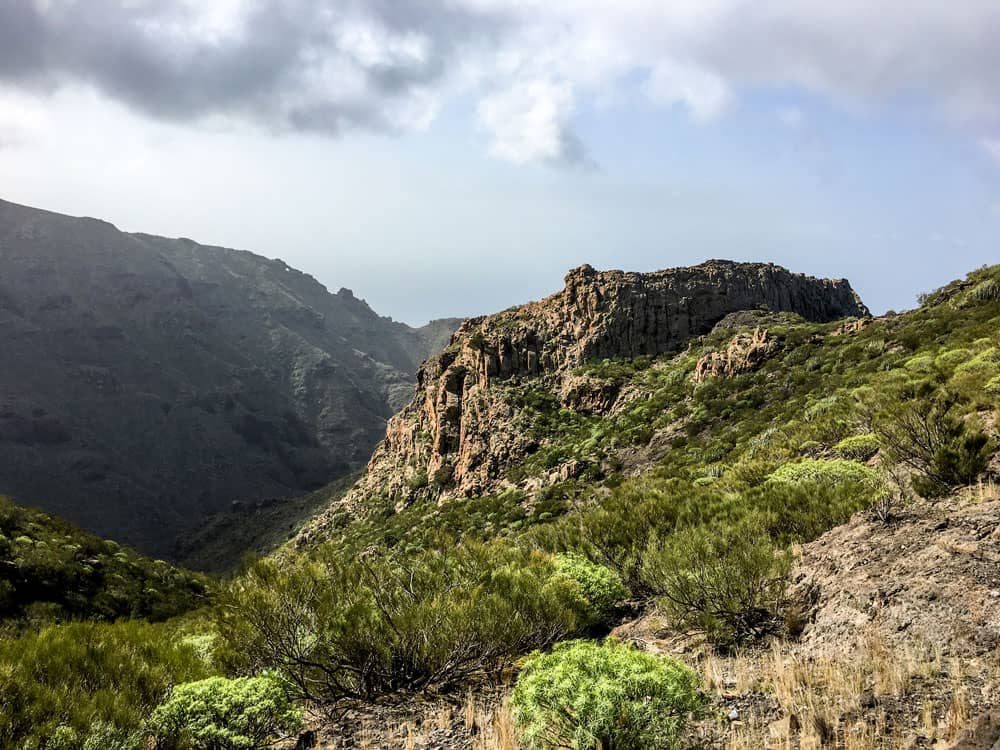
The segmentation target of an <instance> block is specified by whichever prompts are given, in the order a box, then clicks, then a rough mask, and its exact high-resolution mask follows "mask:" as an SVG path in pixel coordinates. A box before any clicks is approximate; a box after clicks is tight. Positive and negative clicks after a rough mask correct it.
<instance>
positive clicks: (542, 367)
mask: <svg viewBox="0 0 1000 750" xmlns="http://www.w3.org/2000/svg"><path fill="white" fill-rule="evenodd" d="M753 310H758V311H770V312H772V313H790V314H794V315H797V316H799V319H802V320H807V321H813V322H828V321H832V320H837V319H840V318H846V317H864V316H867V315H868V309H867V308H866V307H865V306H864V304H863V303H862V302H861V300H860V298H859V297H858V296H857V294H855V292H854V290H853V289H852V288H851V286H850V284H849V283H848V282H847V281H845V280H842V279H841V280H830V279H816V278H812V277H808V276H804V275H802V274H794V273H791V272H789V271H787V270H786V269H784V268H781V267H779V266H775V265H773V264H760V263H735V262H731V261H721V260H713V261H708V262H706V263H703V264H702V265H700V266H694V267H691V268H675V269H670V270H665V271H659V272H656V273H646V274H641V273H625V272H622V271H605V272H598V271H595V270H594V269H593V268H591V267H590V266H588V265H584V266H581V267H579V268H577V269H574V270H572V271H570V272H569V274H568V275H567V276H566V279H565V288H564V289H563V290H562V291H560V292H558V293H556V294H554V295H552V296H550V297H548V298H546V299H544V300H541V301H539V302H533V303H530V304H527V305H523V306H521V307H516V308H512V309H510V310H506V311H504V312H501V313H498V314H496V315H491V316H487V317H481V318H473V319H470V320H467V321H465V323H463V324H462V326H461V327H460V328H459V329H458V331H457V333H456V334H455V336H454V338H453V339H452V342H451V344H450V345H449V346H448V347H447V348H446V349H445V350H444V351H443V352H442V353H440V354H438V355H436V356H434V357H432V358H431V359H429V360H428V361H427V362H425V363H424V365H423V366H422V367H421V368H420V372H419V374H418V376H417V382H418V386H417V392H416V394H415V395H414V397H413V400H412V401H411V402H410V404H409V405H408V406H407V407H406V408H405V409H403V411H402V412H401V413H400V414H398V415H397V416H395V417H393V418H392V419H391V420H390V421H389V424H388V428H387V430H386V435H385V440H384V441H383V442H382V443H381V444H380V445H379V447H378V448H377V449H376V451H375V454H374V456H373V457H372V460H371V462H370V463H369V465H368V470H367V473H366V474H365V475H364V477H363V478H362V479H361V481H360V482H359V484H358V485H357V486H356V487H355V488H354V489H353V490H352V491H351V492H349V493H348V494H347V496H346V497H345V498H344V500H343V501H342V502H341V503H337V504H335V505H334V506H333V508H332V510H331V511H329V512H328V513H326V514H325V515H324V516H321V517H320V518H319V519H318V520H317V521H315V522H314V523H313V524H312V525H311V526H310V527H308V528H307V529H306V530H305V531H304V532H303V539H305V538H308V537H309V536H310V535H313V534H316V535H317V536H318V537H319V538H322V536H323V534H322V532H318V533H317V532H316V530H317V529H318V528H320V527H322V526H323V525H324V523H328V522H329V521H330V518H331V516H336V514H338V513H339V512H340V511H341V510H343V509H344V508H349V509H353V510H358V509H361V510H363V509H364V508H366V507H368V508H370V507H371V506H372V505H373V503H374V504H376V505H378V506H379V507H382V505H386V504H387V505H389V506H391V507H394V508H396V509H400V508H402V507H405V506H407V505H409V504H410V503H412V502H414V501H415V500H417V499H434V500H437V499H444V498H448V497H455V496H462V497H469V496H476V495H484V494H491V493H496V492H500V491H506V490H512V489H519V490H525V491H527V492H528V493H529V494H533V493H534V492H536V491H537V490H539V489H540V488H541V485H540V483H539V482H540V479H539V477H538V476H537V475H534V476H527V475H524V474H522V476H520V477H518V478H516V479H513V480H512V479H511V477H510V476H509V474H510V470H511V469H512V468H514V467H516V466H518V465H519V464H520V463H521V462H522V461H523V460H525V459H527V458H528V457H529V456H532V455H537V454H539V451H540V450H541V449H542V448H543V447H544V442H545V441H544V440H540V439H539V436H538V435H537V434H536V432H537V431H536V430H533V429H532V428H531V425H528V424H526V423H525V420H524V419H523V418H522V417H523V416H524V414H525V411H526V409H525V407H526V406H533V407H537V406H539V405H542V406H544V407H545V408H548V409H550V410H553V409H554V410H559V409H569V410H572V411H575V412H583V413H587V412H595V411H607V410H609V409H610V408H611V407H612V406H613V405H614V404H615V403H616V402H618V401H619V400H620V398H621V396H622V394H621V392H620V390H621V389H620V388H618V387H616V386H614V385H608V384H600V385H598V386H596V387H595V386H594V384H593V383H591V382H590V381H589V380H588V379H587V378H585V377H581V376H580V375H579V374H578V373H577V372H576V371H577V370H578V368H580V366H581V365H584V364H585V363H587V362H592V361H600V360H605V359H629V360H632V359H635V358H642V357H646V358H648V357H656V356H659V355H662V354H666V353H670V352H678V351H680V350H681V349H683V348H684V347H685V346H687V344H688V343H689V342H690V341H691V340H692V339H693V338H695V337H697V336H701V335H704V334H707V333H709V332H710V331H711V330H712V329H713V327H715V326H716V325H717V324H718V323H720V321H723V320H724V319H725V318H726V317H727V316H728V315H731V314H735V313H739V312H740V311H753ZM532 382H534V383H538V384H541V386H540V387H542V388H543V390H544V393H541V394H539V396H538V397H539V398H540V399H541V401H536V402H534V403H533V402H531V400H530V399H529V401H527V402H526V401H525V399H524V398H523V395H524V394H523V393H519V391H518V389H519V388H520V387H522V386H523V385H524V384H525V383H532ZM550 463H551V465H549V466H546V467H544V468H545V469H547V470H548V471H546V478H545V480H543V481H544V483H546V484H548V483H550V482H549V479H548V475H549V473H552V474H553V475H554V476H555V477H556V478H559V477H561V478H562V479H567V478H569V477H571V476H578V475H580V474H582V473H585V472H586V471H587V465H586V462H580V461H570V460H560V459H559V457H553V460H552V461H551V462H550Z"/></svg>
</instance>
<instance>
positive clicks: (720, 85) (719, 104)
mask: <svg viewBox="0 0 1000 750" xmlns="http://www.w3.org/2000/svg"><path fill="white" fill-rule="evenodd" d="M648 94H649V97H650V99H652V101H653V102H656V103H659V104H667V105H673V104H684V105H686V106H687V108H688V109H689V110H690V111H691V115H692V117H694V119H695V120H698V121H701V122H707V121H710V120H714V119H716V118H718V117H719V116H720V115H721V114H722V112H723V111H724V110H725V108H726V105H727V104H728V103H729V99H730V94H729V89H728V86H727V85H726V82H725V81H723V80H722V79H721V78H720V77H719V76H718V75H716V74H715V73H712V72H711V71H708V70H705V69H703V68H701V67H699V66H697V65H693V64H690V63H678V62H675V61H672V60H666V61H663V62H660V63H658V64H657V65H656V67H654V68H653V71H652V73H651V75H650V77H649V84H648Z"/></svg>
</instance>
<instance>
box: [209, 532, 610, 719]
mask: <svg viewBox="0 0 1000 750" xmlns="http://www.w3.org/2000/svg"><path fill="white" fill-rule="evenodd" d="M625 593H626V592H625V590H624V588H623V587H622V586H621V583H620V581H619V580H618V579H617V576H615V575H614V574H613V573H612V572H611V571H602V570H600V569H598V568H597V567H596V566H594V565H592V564H590V563H587V562H586V561H584V560H572V561H560V560H559V559H557V558H554V557H552V556H550V555H547V554H544V553H542V552H540V551H535V550H530V549H528V548H527V547H525V546H516V545H511V544H505V543H491V544H480V543H473V542H467V543H465V544H463V545H461V546H457V547H455V548H453V549H449V548H447V547H444V548H441V549H437V550H429V551H427V552H424V553H422V554H420V555H417V556H414V557H411V558H399V557H396V556H394V555H388V554H384V553H379V552H376V551H370V552H369V553H367V554H365V555H362V556H360V557H357V558H353V559H352V558H345V557H344V556H343V555H341V554H339V553H338V551H337V550H335V549H334V548H332V547H326V548H324V549H323V550H321V551H319V552H318V553H317V554H315V555H313V556H310V557H308V558H306V557H292V558H274V559H268V560H262V561H260V562H258V563H257V564H255V565H254V566H253V567H252V568H251V569H250V570H248V571H247V572H246V574H245V575H243V576H242V577H241V578H240V579H238V580H237V581H235V582H234V583H233V584H232V585H231V586H230V587H229V589H228V590H227V592H226V593H225V594H223V596H222V601H221V604H220V609H219V611H220V617H219V630H220V632H221V634H222V637H223V639H224V640H225V642H226V643H227V644H228V645H229V647H230V648H229V651H228V652H227V655H226V659H227V662H228V664H229V666H230V668H231V669H232V670H233V671H237V672H247V673H253V672H257V671H260V670H266V669H275V670H279V671H280V672H281V673H282V674H283V675H284V676H285V677H286V678H287V679H288V680H289V681H290V683H291V684H292V685H293V686H294V688H295V690H296V692H297V693H298V695H299V696H300V697H302V698H306V699H310V700H317V701H321V702H329V701H335V700H339V699H344V698H348V699H360V700H370V699H373V698H375V697H378V696H380V695H385V694H389V693H393V692H397V691H400V690H415V689H421V688H428V687H433V688H435V689H444V688H447V687H449V686H452V685H455V684H457V683H460V682H462V681H464V680H468V679H469V678H470V677H472V676H474V675H491V674H494V675H495V674H497V673H499V672H500V671H502V670H504V669H505V668H507V667H509V666H510V665H511V663H512V662H513V661H514V660H515V659H517V658H518V657H519V656H521V655H522V654H525V653H527V652H529V651H532V650H534V649H538V648H544V647H546V646H549V645H551V644H553V643H555V642H557V641H559V640H561V639H563V638H565V637H567V636H570V635H573V634H576V633H579V632H581V631H583V630H584V629H585V628H586V627H588V626H590V625H593V624H595V623H598V622H600V621H602V620H603V619H605V617H606V616H607V613H608V610H609V609H610V608H611V607H612V606H613V605H614V603H615V601H616V600H617V599H618V598H620V596H622V595H624V594H625Z"/></svg>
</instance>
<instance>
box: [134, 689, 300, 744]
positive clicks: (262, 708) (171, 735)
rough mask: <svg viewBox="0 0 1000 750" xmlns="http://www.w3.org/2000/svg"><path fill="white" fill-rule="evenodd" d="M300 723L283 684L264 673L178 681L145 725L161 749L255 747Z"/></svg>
mask: <svg viewBox="0 0 1000 750" xmlns="http://www.w3.org/2000/svg"><path fill="white" fill-rule="evenodd" d="M301 724H302V715H301V711H300V710H299V709H298V708H296V707H295V706H294V705H293V703H292V700H291V698H290V697H289V693H288V691H287V690H286V688H285V685H284V684H283V683H282V682H281V680H279V679H278V678H277V677H275V676H274V675H272V674H264V675H262V676H260V677H240V678H236V679H232V680H230V679H226V678H225V677H209V678H207V679H204V680H199V681H197V682H188V683H184V684H182V685H178V686H177V687H175V688H174V689H173V690H172V691H171V693H170V697H169V698H168V699H167V700H166V702H164V703H163V704H162V705H161V706H159V707H158V708H157V709H156V711H155V712H154V713H153V717H152V720H151V722H150V728H151V730H152V732H153V734H154V735H156V737H157V740H158V742H159V745H160V747H162V748H163V750H259V749H260V748H264V747H267V746H268V741H269V740H270V739H271V738H272V737H274V736H275V735H278V734H281V733H286V734H287V733H290V732H293V731H295V730H297V729H298V728H299V727H300V726H301Z"/></svg>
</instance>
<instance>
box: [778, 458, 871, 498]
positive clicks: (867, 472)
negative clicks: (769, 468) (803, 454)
mask: <svg viewBox="0 0 1000 750" xmlns="http://www.w3.org/2000/svg"><path fill="white" fill-rule="evenodd" d="M769 481H771V482H779V483H786V484H797V483H802V482H809V483H814V484H831V485H832V484H840V483H848V484H853V485H855V486H856V487H857V488H858V489H859V490H860V491H866V490H869V491H870V490H874V489H875V488H877V487H878V485H879V483H880V481H881V480H880V479H879V476H878V474H877V473H876V472H875V471H873V470H872V469H869V468H868V467H867V466H864V465H862V464H859V463H858V462H857V461H848V460H845V459H839V458H835V459H831V460H828V461H824V460H820V459H811V458H806V459H802V460H801V461H796V462H795V463H788V464H784V465H783V466H780V467H779V468H778V469H776V470H775V471H774V473H773V474H771V477H770V480H769Z"/></svg>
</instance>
